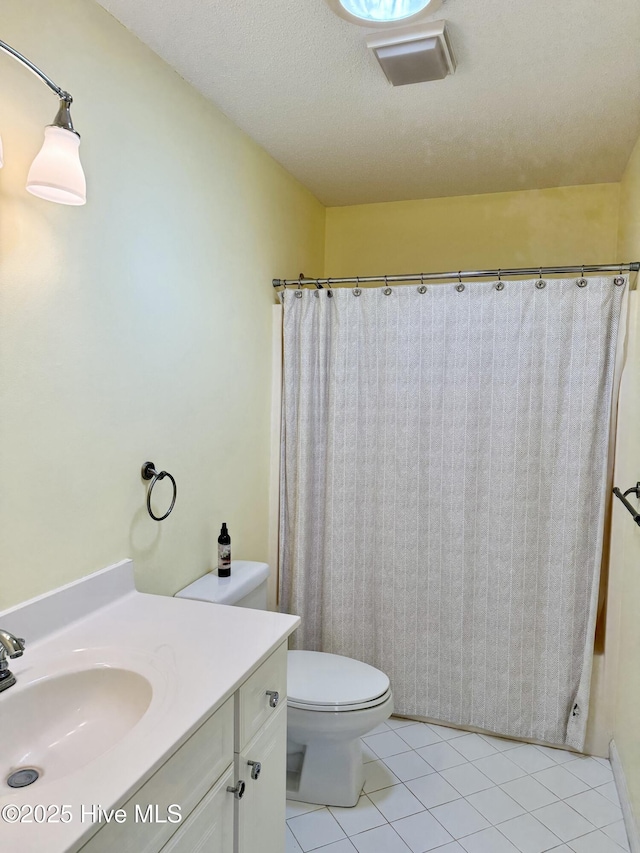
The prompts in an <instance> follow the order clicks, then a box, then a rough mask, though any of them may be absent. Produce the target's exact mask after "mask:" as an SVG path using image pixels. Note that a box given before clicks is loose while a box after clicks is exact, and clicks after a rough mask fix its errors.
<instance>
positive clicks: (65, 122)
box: [0, 40, 87, 204]
mask: <svg viewBox="0 0 640 853" xmlns="http://www.w3.org/2000/svg"><path fill="white" fill-rule="evenodd" d="M0 50H4V51H5V53H8V54H9V55H10V56H13V57H14V59H17V60H18V61H19V62H21V63H22V64H23V65H25V66H26V67H27V68H28V69H29V70H30V71H33V73H34V74H35V75H36V76H37V77H39V78H40V79H41V80H43V81H44V82H45V83H46V84H47V86H48V87H49V88H50V89H52V90H53V91H54V92H55V93H56V95H57V96H58V97H59V98H60V106H59V109H58V112H57V113H56V117H55V118H54V120H53V123H52V124H50V125H48V126H47V127H45V129H44V142H43V144H42V148H41V149H40V151H39V152H38V154H37V155H36V158H35V160H34V161H33V163H32V164H31V168H30V169H29V174H28V175H27V191H28V192H30V193H31V194H32V195H35V196H38V198H43V199H46V200H47V201H55V202H57V203H58V204H85V203H86V201H87V182H86V180H85V177H84V172H83V171H82V164H81V163H80V154H79V148H80V134H79V133H78V132H77V131H76V130H75V129H74V127H73V122H72V121H71V113H70V111H69V108H70V106H71V102H72V101H73V98H72V97H71V95H70V94H69V93H68V92H65V91H64V89H61V88H60V87H59V86H56V84H55V83H54V82H53V80H50V79H49V78H48V77H47V75H46V74H44V73H43V72H42V71H41V70H40V69H39V68H38V67H37V66H36V65H34V64H33V62H30V61H29V60H28V59H27V58H26V56H23V55H22V54H21V53H19V52H18V51H17V50H14V48H12V47H11V46H10V45H8V44H6V42H3V41H2V40H0ZM3 165H4V160H3V156H2V141H1V140H0V168H1V167H2V166H3Z"/></svg>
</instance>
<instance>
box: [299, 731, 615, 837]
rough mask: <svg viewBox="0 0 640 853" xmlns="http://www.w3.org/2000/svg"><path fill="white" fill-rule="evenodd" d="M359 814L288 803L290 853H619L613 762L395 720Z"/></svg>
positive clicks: (372, 748)
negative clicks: (311, 851)
mask: <svg viewBox="0 0 640 853" xmlns="http://www.w3.org/2000/svg"><path fill="white" fill-rule="evenodd" d="M363 751H364V761H365V762H366V766H365V776H366V782H365V786H364V791H363V794H362V796H361V797H360V800H359V802H358V804H357V806H355V808H352V809H338V808H324V807H322V806H313V805H309V804H307V803H296V802H292V801H290V802H288V803H287V853H300V851H302V853H308V851H310V850H314V851H316V853H356V851H357V853H428V851H431V850H433V851H436V853H543V851H548V850H553V851H555V853H620V851H622V850H626V851H628V850H629V846H628V843H627V837H626V833H625V830H624V824H623V822H622V812H621V810H620V804H619V801H618V794H617V791H616V788H615V784H614V782H613V776H612V773H611V768H610V766H609V762H608V761H607V760H606V759H603V758H588V757H576V756H575V755H574V754H573V753H570V752H565V751H564V750H557V749H548V748H546V747H538V746H531V745H528V744H521V743H518V742H517V741H509V740H502V739H501V738H496V737H490V736H488V735H477V734H469V733H467V732H461V731H458V730H457V729H449V728H446V727H444V726H435V725H429V724H427V723H415V722H413V721H411V720H401V719H397V718H394V717H392V718H391V719H390V720H388V721H387V722H386V723H383V724H382V725H381V726H379V727H378V728H377V729H375V731H373V732H372V733H371V734H370V735H368V736H367V737H366V738H363Z"/></svg>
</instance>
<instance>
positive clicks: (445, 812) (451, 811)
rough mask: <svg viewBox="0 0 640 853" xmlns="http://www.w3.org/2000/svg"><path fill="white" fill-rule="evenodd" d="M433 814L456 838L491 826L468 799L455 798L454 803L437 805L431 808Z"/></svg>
mask: <svg viewBox="0 0 640 853" xmlns="http://www.w3.org/2000/svg"><path fill="white" fill-rule="evenodd" d="M431 814H432V815H433V816H434V817H435V819H436V820H437V821H439V822H440V823H441V824H442V825H443V826H444V828H445V829H446V830H447V832H449V833H450V834H451V836H452V837H453V838H455V839H460V838H463V837H464V836H465V835H471V834H472V833H474V832H480V830H481V829H488V828H489V823H488V821H486V820H485V818H483V817H482V815H481V814H480V812H478V811H476V810H475V809H474V807H473V806H472V805H471V803H468V802H467V801H466V800H454V802H452V803H445V804H444V805H443V806H436V807H435V809H431Z"/></svg>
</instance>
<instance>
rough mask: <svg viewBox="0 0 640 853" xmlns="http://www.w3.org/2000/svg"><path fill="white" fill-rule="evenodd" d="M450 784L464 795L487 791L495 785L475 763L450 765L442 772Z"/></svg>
mask: <svg viewBox="0 0 640 853" xmlns="http://www.w3.org/2000/svg"><path fill="white" fill-rule="evenodd" d="M440 775H441V776H442V778H443V779H446V780H447V782H448V783H449V784H450V785H453V787H454V788H455V789H456V791H460V793H461V794H462V796H463V797H467V796H469V794H475V793H476V792H477V791H485V790H486V789H487V788H492V787H493V782H492V781H491V779H487V777H486V776H485V775H484V773H481V772H480V771H479V770H478V768H477V767H474V766H473V764H462V765H460V767H450V768H449V769H448V770H443V771H442V773H441V774H440Z"/></svg>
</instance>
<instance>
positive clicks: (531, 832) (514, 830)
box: [500, 814, 560, 853]
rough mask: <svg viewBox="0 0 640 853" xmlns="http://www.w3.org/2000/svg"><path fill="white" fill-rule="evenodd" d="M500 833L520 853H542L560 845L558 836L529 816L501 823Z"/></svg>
mask: <svg viewBox="0 0 640 853" xmlns="http://www.w3.org/2000/svg"><path fill="white" fill-rule="evenodd" d="M500 832H502V833H503V835H506V836H507V838H508V839H509V841H510V842H511V843H512V844H513V845H514V846H515V847H517V848H518V850H519V851H520V853H544V851H546V850H553V848H554V847H558V846H559V844H560V839H559V838H558V836H557V835H554V834H553V833H552V832H550V831H549V830H548V829H547V827H546V826H543V825H542V824H541V823H540V821H538V820H536V819H535V818H534V817H532V816H531V815H530V814H525V815H522V816H521V817H514V818H513V820H508V821H507V822H506V823H501V824H500Z"/></svg>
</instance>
